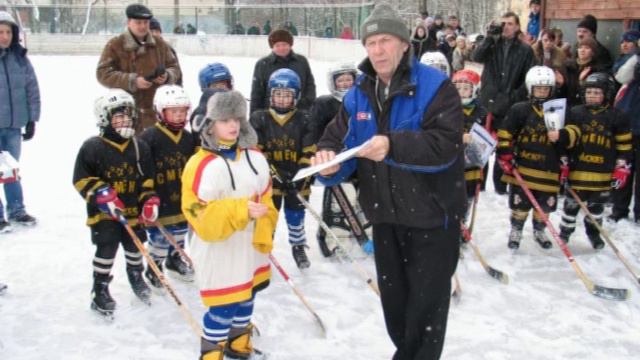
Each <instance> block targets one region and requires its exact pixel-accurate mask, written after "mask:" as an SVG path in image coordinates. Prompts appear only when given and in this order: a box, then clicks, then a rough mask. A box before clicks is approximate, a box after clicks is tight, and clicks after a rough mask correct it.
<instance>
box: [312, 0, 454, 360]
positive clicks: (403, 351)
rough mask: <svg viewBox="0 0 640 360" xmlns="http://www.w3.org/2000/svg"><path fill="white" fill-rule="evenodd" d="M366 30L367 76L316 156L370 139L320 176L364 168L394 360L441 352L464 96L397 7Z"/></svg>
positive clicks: (380, 11) (379, 11)
mask: <svg viewBox="0 0 640 360" xmlns="http://www.w3.org/2000/svg"><path fill="white" fill-rule="evenodd" d="M360 33H361V34H362V42H363V44H364V47H365V49H366V51H367V58H365V59H364V61H363V62H362V63H361V64H360V66H359V68H360V70H361V71H362V75H360V76H359V77H358V79H357V80H356V84H355V85H354V87H352V88H351V90H349V92H348V93H347V94H346V95H345V97H344V99H343V104H342V107H341V108H340V110H339V112H338V114H337V115H336V117H335V118H334V119H333V121H332V122H331V123H329V125H328V126H327V127H326V129H325V132H324V134H323V135H322V137H321V139H320V141H319V142H318V149H320V150H319V151H318V152H317V153H316V156H315V157H314V159H313V160H312V162H313V164H321V163H324V162H327V161H329V160H331V159H332V158H334V157H335V154H336V153H337V152H340V151H341V150H343V149H345V148H347V149H348V148H353V147H355V146H358V145H361V144H363V143H364V142H365V141H367V140H370V143H369V144H368V145H367V146H365V147H364V148H363V149H362V150H360V152H359V153H358V157H357V158H354V159H351V160H348V161H346V162H343V163H342V164H339V165H336V166H333V167H330V168H328V169H326V170H324V171H322V172H320V175H321V176H319V177H318V178H319V180H320V181H321V182H323V183H324V184H325V185H334V184H336V183H339V182H341V181H346V180H347V179H349V177H350V176H351V175H352V174H353V173H354V171H356V170H357V175H356V176H357V178H358V180H359V184H360V199H359V200H360V203H361V205H362V208H363V210H364V212H365V214H366V215H367V218H368V219H369V221H370V222H371V223H372V226H373V243H374V255H375V263H376V270H377V277H378V285H379V287H380V294H381V300H382V309H383V312H384V317H385V322H386V326H387V332H388V333H389V336H390V338H391V340H392V342H393V344H394V345H395V347H396V352H395V354H394V356H393V359H396V360H397V359H429V360H432V359H438V358H439V357H440V354H441V353H442V348H443V343H444V336H445V332H446V326H447V316H448V312H449V300H450V292H451V276H452V275H453V273H454V271H455V268H456V264H457V262H458V253H459V245H458V239H459V236H460V221H461V216H462V214H463V211H464V204H465V201H466V193H465V183H464V159H463V145H462V134H463V113H462V107H461V102H460V97H459V95H458V93H457V91H456V88H455V86H454V85H453V84H452V83H451V81H449V79H448V78H447V77H446V75H444V74H443V73H441V72H440V71H439V70H436V69H434V68H431V67H428V66H426V65H424V64H420V63H419V62H418V61H417V60H416V59H414V58H413V56H412V55H411V46H410V39H409V31H408V29H407V28H406V26H405V25H404V23H403V22H402V20H401V19H400V18H399V17H398V15H397V13H396V11H395V10H393V9H392V8H391V6H390V5H388V4H386V3H379V4H378V5H377V6H376V7H375V8H374V10H373V12H372V13H371V15H370V16H369V17H368V18H367V19H366V20H365V22H364V23H363V25H362V28H361V31H360Z"/></svg>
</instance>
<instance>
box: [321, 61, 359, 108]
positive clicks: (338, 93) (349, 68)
mask: <svg viewBox="0 0 640 360" xmlns="http://www.w3.org/2000/svg"><path fill="white" fill-rule="evenodd" d="M342 74H351V75H353V81H354V82H355V80H356V76H357V75H358V70H357V69H356V66H355V65H354V64H353V63H349V62H346V63H340V64H337V65H335V66H333V67H331V68H330V69H329V71H328V72H327V87H328V89H329V91H330V92H331V95H333V97H334V98H336V100H338V101H342V98H343V97H344V96H345V95H346V93H347V91H349V89H345V90H338V88H337V87H336V79H337V78H338V77H339V76H340V75H342Z"/></svg>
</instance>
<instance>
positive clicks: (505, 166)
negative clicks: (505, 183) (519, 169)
mask: <svg viewBox="0 0 640 360" xmlns="http://www.w3.org/2000/svg"><path fill="white" fill-rule="evenodd" d="M498 163H499V164H500V167H501V168H502V171H504V173H505V174H506V175H513V165H514V160H513V154H512V153H506V154H502V155H500V156H498Z"/></svg>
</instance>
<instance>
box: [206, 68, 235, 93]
mask: <svg viewBox="0 0 640 360" xmlns="http://www.w3.org/2000/svg"><path fill="white" fill-rule="evenodd" d="M223 81H226V82H227V85H228V89H229V90H233V76H231V71H229V68H228V67H227V66H226V65H224V64H223V63H219V62H214V63H211V64H207V65H206V66H205V67H203V68H202V70H200V72H199V73H198V82H199V83H200V90H202V91H204V90H205V89H207V88H208V87H209V85H211V84H214V83H217V82H223Z"/></svg>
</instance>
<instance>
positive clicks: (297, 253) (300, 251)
mask: <svg viewBox="0 0 640 360" xmlns="http://www.w3.org/2000/svg"><path fill="white" fill-rule="evenodd" d="M306 247H307V245H304V244H303V245H293V246H292V247H291V252H292V254H293V260H295V261H296V265H297V266H298V268H299V269H306V268H308V267H309V266H311V262H310V261H309V258H308V257H307V253H306V252H305V250H304V248H306Z"/></svg>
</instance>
